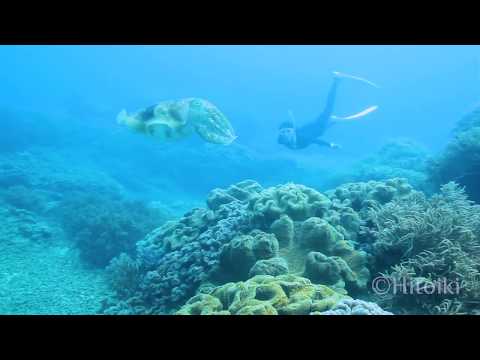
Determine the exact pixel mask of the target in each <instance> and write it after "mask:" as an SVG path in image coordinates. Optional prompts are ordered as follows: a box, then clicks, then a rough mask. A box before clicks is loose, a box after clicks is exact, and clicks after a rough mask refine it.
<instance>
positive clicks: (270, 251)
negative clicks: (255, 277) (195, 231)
mask: <svg viewBox="0 0 480 360" xmlns="http://www.w3.org/2000/svg"><path fill="white" fill-rule="evenodd" d="M277 255H278V241H277V239H276V238H275V235H273V234H267V233H264V232H262V231H259V230H253V231H252V232H251V233H250V234H249V235H240V236H237V237H235V238H233V239H232V241H231V242H230V243H229V244H227V245H224V246H223V248H222V252H221V253H220V266H221V269H222V271H223V272H224V275H225V273H228V274H231V275H232V276H233V278H234V279H239V280H244V279H246V278H248V274H249V271H250V269H251V268H252V266H254V265H255V263H256V262H257V260H266V259H270V258H273V257H276V256H277Z"/></svg>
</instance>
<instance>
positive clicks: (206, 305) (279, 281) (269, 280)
mask: <svg viewBox="0 0 480 360" xmlns="http://www.w3.org/2000/svg"><path fill="white" fill-rule="evenodd" d="M212 298H215V299H217V300H219V302H220V303H221V304H222V307H221V308H220V307H219V303H218V302H217V301H215V300H213V299H212ZM345 298H349V297H348V296H346V295H344V294H342V293H340V292H337V291H334V290H332V289H330V288H328V287H327V286H324V285H314V284H312V283H311V282H310V281H309V280H308V279H305V278H302V277H299V276H295V275H280V276H269V275H257V276H255V277H253V278H251V279H249V280H247V281H245V282H238V283H228V284H225V285H222V286H219V287H218V288H216V289H215V290H214V291H213V292H212V293H211V294H210V295H202V296H198V295H197V296H194V297H193V298H191V299H190V300H189V301H188V302H187V303H186V304H185V305H184V306H183V307H182V308H181V309H180V310H179V311H178V312H177V314H178V315H199V314H202V315H214V314H219V313H221V314H231V315H277V314H280V315H294V314H296V315H308V314H310V313H312V312H315V311H326V310H329V309H331V308H333V307H334V306H335V305H336V304H337V303H338V302H339V301H340V300H342V299H345Z"/></svg>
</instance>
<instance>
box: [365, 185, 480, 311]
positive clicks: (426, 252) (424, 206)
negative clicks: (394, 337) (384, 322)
mask: <svg viewBox="0 0 480 360" xmlns="http://www.w3.org/2000/svg"><path fill="white" fill-rule="evenodd" d="M369 222H370V226H371V231H372V233H371V235H373V236H374V238H375V241H374V246H373V256H374V259H375V262H374V269H375V272H378V273H381V274H382V276H383V277H385V278H386V279H388V281H389V282H390V284H393V285H395V286H401V289H402V291H393V293H388V294H386V296H385V297H384V299H383V300H382V301H384V302H385V303H386V304H388V306H390V307H392V308H395V309H401V310H402V311H406V312H413V313H435V312H439V311H444V312H445V311H447V310H446V305H445V304H446V302H454V303H455V306H453V307H452V306H448V307H447V308H448V309H450V310H451V309H456V310H455V311H457V312H458V311H460V310H461V311H466V312H468V311H470V308H471V307H472V306H473V307H474V304H475V299H478V296H479V295H480V292H479V291H480V287H479V286H478V276H479V269H480V258H479V256H480V246H479V238H478V234H479V230H480V206H478V205H475V204H474V203H473V202H471V201H469V200H468V198H467V196H466V194H465V191H464V190H463V189H462V188H460V187H459V186H458V185H457V184H455V183H448V184H446V185H444V186H442V188H441V191H440V193H439V194H436V195H433V196H432V197H431V198H426V197H425V196H424V195H423V194H422V193H412V194H411V195H410V196H408V197H405V198H403V199H397V200H394V201H392V202H391V203H388V204H385V205H384V206H381V207H379V208H376V209H372V210H371V211H370V220H369ZM440 285H441V286H443V287H445V286H448V287H453V288H454V289H453V290H452V291H447V290H446V289H443V290H442V291H435V290H434V289H435V288H436V287H437V286H440ZM404 289H406V290H408V291H405V290H404ZM432 289H433V291H432V292H431V293H429V292H428V291H430V290H432ZM426 294H429V296H426ZM379 301H380V300H379ZM441 309H443V310H441ZM450 310H449V311H450Z"/></svg>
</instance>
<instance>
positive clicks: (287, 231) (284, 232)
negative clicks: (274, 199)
mask: <svg viewBox="0 0 480 360" xmlns="http://www.w3.org/2000/svg"><path fill="white" fill-rule="evenodd" d="M270 231H271V232H272V233H273V234H274V235H275V236H276V238H277V239H278V243H279V245H280V247H284V246H287V247H288V246H289V245H290V244H291V243H292V241H293V239H294V237H295V224H294V222H293V221H292V219H290V217H289V216H288V215H285V214H283V215H281V216H280V218H279V219H277V220H275V221H274V222H273V223H272V225H271V226H270Z"/></svg>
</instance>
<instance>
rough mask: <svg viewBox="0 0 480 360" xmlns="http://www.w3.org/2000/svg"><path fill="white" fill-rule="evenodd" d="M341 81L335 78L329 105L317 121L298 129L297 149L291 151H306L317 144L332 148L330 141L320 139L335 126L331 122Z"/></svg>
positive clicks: (330, 92) (329, 95)
mask: <svg viewBox="0 0 480 360" xmlns="http://www.w3.org/2000/svg"><path fill="white" fill-rule="evenodd" d="M338 82H339V79H337V78H335V79H334V80H333V84H332V85H331V87H330V90H329V92H328V98H327V105H326V106H325V109H324V110H323V112H322V113H321V114H320V115H319V116H318V117H317V118H316V119H315V121H313V122H311V123H309V124H306V125H304V126H302V127H299V128H297V129H296V136H297V141H296V145H295V147H294V148H293V147H290V146H288V145H287V146H288V147H289V148H291V149H304V148H306V147H307V146H309V145H311V144H317V145H321V146H332V144H331V143H329V142H328V141H325V140H322V139H320V136H322V135H323V134H324V133H325V131H326V130H327V129H328V128H329V127H330V126H331V125H332V124H333V123H332V122H331V121H330V118H331V116H332V112H333V106H334V104H335V97H336V95H337V87H338Z"/></svg>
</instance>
